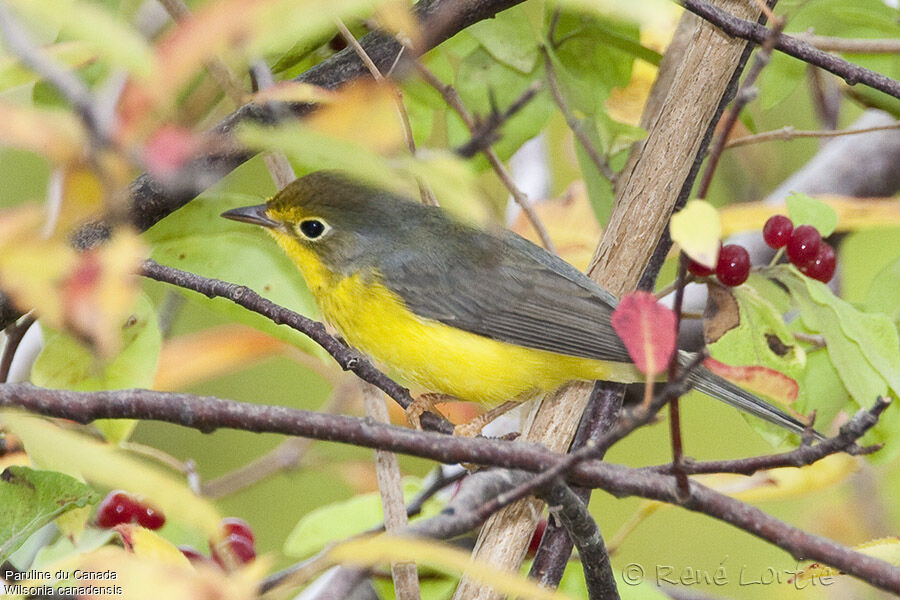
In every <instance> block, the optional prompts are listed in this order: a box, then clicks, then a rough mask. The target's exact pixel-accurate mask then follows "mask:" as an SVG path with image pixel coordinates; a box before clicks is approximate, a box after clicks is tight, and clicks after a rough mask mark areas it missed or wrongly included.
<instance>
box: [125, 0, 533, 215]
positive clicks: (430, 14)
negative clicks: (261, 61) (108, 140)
mask: <svg viewBox="0 0 900 600" xmlns="http://www.w3.org/2000/svg"><path fill="white" fill-rule="evenodd" d="M522 1H523V0H477V1H462V0H421V1H420V2H418V3H416V4H415V5H414V6H413V11H414V12H415V14H416V16H417V17H418V19H419V22H420V24H421V27H422V32H423V40H424V50H429V49H431V48H433V47H435V46H437V45H438V44H440V43H441V42H443V41H444V40H446V39H447V38H449V37H451V36H453V35H455V34H456V33H458V32H459V31H462V30H463V29H465V28H466V27H468V26H469V25H472V24H473V23H477V22H478V21H481V20H484V19H488V18H491V17H493V16H494V15H495V14H497V13H498V12H500V11H503V10H506V9H507V8H510V7H512V6H515V5H516V4H519V3H521V2H522ZM359 44H360V46H361V47H362V48H363V50H365V54H366V55H368V56H369V58H371V60H372V62H373V64H374V65H375V66H376V67H377V68H378V69H379V70H380V71H381V72H382V73H385V72H387V71H388V70H390V68H391V67H392V66H393V65H394V62H395V61H396V59H397V55H398V54H399V53H400V52H401V50H402V48H403V47H402V46H401V44H400V43H399V42H398V41H396V40H395V39H394V38H393V37H392V36H390V35H387V34H385V33H382V32H378V31H376V32H372V33H370V34H368V35H366V36H364V37H363V38H362V39H360V40H359ZM366 76H369V71H368V69H367V68H366V66H365V65H364V64H363V62H362V60H361V59H360V58H359V56H358V55H357V53H356V51H355V50H354V49H353V48H345V49H344V50H342V51H341V52H338V53H337V54H335V55H334V56H332V57H330V58H328V59H327V60H324V61H322V62H321V63H319V64H318V65H316V66H314V67H312V68H311V69H309V70H308V71H306V72H305V73H303V74H301V75H299V76H298V77H296V78H295V79H294V80H295V81H301V82H305V83H311V84H313V85H317V86H320V87H324V88H326V89H336V88H338V87H340V86H342V85H344V84H346V83H348V82H350V81H352V80H354V79H357V78H360V77H366ZM287 108H288V109H289V111H290V113H291V114H292V115H293V116H294V117H302V116H305V115H307V114H309V113H311V112H312V111H313V110H315V109H316V106H315V105H313V104H306V103H294V104H289V105H287ZM278 120H279V115H277V114H276V111H273V110H272V108H271V107H268V106H260V105H258V104H254V103H249V104H245V105H244V106H242V107H241V108H239V109H238V110H236V111H235V112H233V113H232V114H231V115H229V116H228V117H227V118H226V119H224V120H223V121H222V122H221V123H220V124H219V125H218V126H217V127H216V128H215V132H216V133H218V134H220V135H226V136H227V135H229V134H230V133H231V132H232V131H233V130H234V128H235V127H237V125H238V124H240V123H242V122H255V123H261V124H266V125H271V124H274V123H275V122H277V121H278ZM252 156H253V153H252V152H249V151H247V150H245V149H243V148H233V149H231V150H228V151H222V152H218V153H215V154H210V155H207V156H202V157H199V158H197V159H196V160H194V161H192V162H191V163H190V164H189V165H187V167H186V168H185V172H184V173H182V174H181V176H179V177H178V178H177V183H172V184H169V183H167V184H163V183H162V182H159V181H156V180H154V179H153V178H151V177H150V176H148V175H147V174H144V175H141V176H140V177H138V178H137V179H136V180H135V181H134V182H133V183H132V185H131V198H132V207H131V220H132V222H133V223H134V225H135V226H136V227H137V228H138V229H140V230H145V229H148V228H149V227H150V226H152V225H153V224H154V223H156V222H157V221H159V220H160V219H162V218H164V217H165V216H166V215H168V214H170V213H172V212H173V211H175V210H177V209H179V208H181V207H182V206H184V205H185V204H187V203H188V202H190V201H191V200H193V199H194V198H195V197H196V196H197V195H198V194H199V193H200V192H202V191H203V190H205V189H206V188H208V187H209V186H211V185H212V184H213V183H215V182H216V181H218V180H219V179H221V178H222V177H224V176H225V175H226V174H227V173H229V172H231V171H232V170H234V169H235V168H237V167H238V166H239V165H241V164H242V163H243V162H245V161H246V160H248V159H250V158H251V157H252Z"/></svg>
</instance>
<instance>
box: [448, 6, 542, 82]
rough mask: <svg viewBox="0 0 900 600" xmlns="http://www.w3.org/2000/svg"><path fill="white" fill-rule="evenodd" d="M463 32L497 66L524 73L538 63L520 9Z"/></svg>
mask: <svg viewBox="0 0 900 600" xmlns="http://www.w3.org/2000/svg"><path fill="white" fill-rule="evenodd" d="M466 31H467V32H468V33H469V34H471V35H473V36H474V37H475V39H477V40H478V42H479V43H480V44H481V45H482V46H483V47H484V49H485V50H487V51H488V52H489V53H490V55H491V56H493V57H494V58H495V59H496V60H498V61H500V62H501V63H503V64H505V65H507V66H509V67H512V68H513V69H516V70H517V71H519V72H521V73H524V74H528V73H531V72H532V71H533V70H534V66H535V64H536V63H537V60H538V45H537V40H536V38H535V35H534V30H533V29H532V28H531V23H530V22H529V21H528V15H526V14H525V11H524V10H523V9H522V7H521V6H516V7H513V8H510V9H509V10H506V11H504V12H503V14H502V15H500V16H499V17H497V18H494V19H486V20H484V21H481V22H480V23H476V24H474V25H472V26H471V27H469V28H468V29H467V30H466Z"/></svg>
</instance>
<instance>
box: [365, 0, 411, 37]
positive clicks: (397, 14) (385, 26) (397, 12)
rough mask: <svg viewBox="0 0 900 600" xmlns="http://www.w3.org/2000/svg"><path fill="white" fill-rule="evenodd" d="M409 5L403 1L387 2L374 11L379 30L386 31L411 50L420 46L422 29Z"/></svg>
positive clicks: (388, 0)
mask: <svg viewBox="0 0 900 600" xmlns="http://www.w3.org/2000/svg"><path fill="white" fill-rule="evenodd" d="M410 6H411V5H410V4H409V3H408V2H405V1H403V0H387V1H385V2H382V3H381V4H380V5H378V7H377V8H376V9H375V21H376V22H377V23H378V25H379V27H378V28H379V29H382V30H384V31H388V32H390V33H392V34H394V35H395V36H397V37H398V38H399V39H400V40H402V41H404V42H405V43H406V44H408V45H410V46H412V47H413V48H420V47H421V46H422V29H421V27H419V20H418V19H417V18H416V17H415V16H414V15H413V14H412V11H411V10H410Z"/></svg>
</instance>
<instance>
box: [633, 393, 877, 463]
mask: <svg viewBox="0 0 900 600" xmlns="http://www.w3.org/2000/svg"><path fill="white" fill-rule="evenodd" d="M887 407H888V404H887V403H885V402H881V401H879V402H876V403H875V405H874V406H873V407H872V408H871V409H869V410H868V411H860V412H859V413H857V414H856V416H854V417H853V418H852V419H851V420H850V421H848V422H847V423H845V424H844V425H843V426H842V427H841V429H840V432H839V433H838V434H837V435H836V436H834V437H832V438H828V439H827V440H823V441H821V442H819V443H818V444H816V445H815V446H809V445H803V446H800V447H799V448H797V449H795V450H791V451H790V452H782V453H780V454H770V455H766V456H753V457H750V458H740V459H736V460H715V461H703V462H686V463H684V464H683V465H682V468H683V469H684V470H685V471H686V472H687V473H688V474H691V475H697V474H700V473H739V474H741V475H752V474H754V473H756V472H757V471H762V470H764V469H777V468H781V467H804V466H806V465H811V464H813V463H815V462H818V461H820V460H822V459H823V458H825V457H826V456H830V455H832V454H837V453H839V452H847V453H849V454H854V455H859V454H871V453H872V452H876V451H877V450H879V449H880V448H881V445H880V444H878V445H875V446H867V447H860V446H857V444H856V442H857V440H859V439H860V438H861V437H862V436H863V435H865V433H866V432H867V431H868V430H869V429H871V428H872V427H874V426H875V424H876V423H877V422H878V419H879V417H880V416H881V414H882V413H883V412H884V411H885V409H887ZM645 468H646V469H647V470H651V471H653V472H655V473H669V472H671V468H672V466H671V465H659V466H656V467H645Z"/></svg>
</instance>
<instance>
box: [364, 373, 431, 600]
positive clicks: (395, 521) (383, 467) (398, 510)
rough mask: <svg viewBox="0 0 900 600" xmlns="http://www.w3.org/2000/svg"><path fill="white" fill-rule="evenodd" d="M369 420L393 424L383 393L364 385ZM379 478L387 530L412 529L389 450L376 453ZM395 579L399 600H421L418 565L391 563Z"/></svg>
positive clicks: (397, 468) (399, 475)
mask: <svg viewBox="0 0 900 600" xmlns="http://www.w3.org/2000/svg"><path fill="white" fill-rule="evenodd" d="M360 384H361V386H362V396H363V402H364V404H365V406H366V416H367V417H369V418H370V419H373V420H374V421H375V422H377V423H390V417H389V416H388V410H387V406H385V404H384V399H383V397H382V396H381V393H380V390H379V389H378V388H376V387H375V386H373V385H372V384H370V383H365V382H360ZM375 477H376V479H377V480H378V491H379V493H380V494H381V506H382V508H383V511H384V529H385V531H387V532H388V533H396V532H398V531H401V530H403V529H404V528H405V527H406V526H407V525H409V519H408V518H407V516H406V505H405V504H404V502H403V475H402V473H401V472H400V463H399V462H398V460H397V455H396V454H394V453H393V452H387V451H385V450H376V451H375ZM391 577H392V578H393V581H394V591H395V593H396V595H397V598H398V600H418V599H419V598H420V597H421V594H420V592H419V577H418V573H417V571H416V564H415V563H391Z"/></svg>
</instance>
